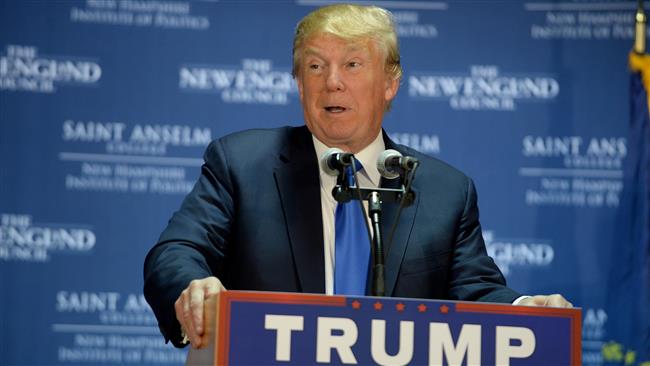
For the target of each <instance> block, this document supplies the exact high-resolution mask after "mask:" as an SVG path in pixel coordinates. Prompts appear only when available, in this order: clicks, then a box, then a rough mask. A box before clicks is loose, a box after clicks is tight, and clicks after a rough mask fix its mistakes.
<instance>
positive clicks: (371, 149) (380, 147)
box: [311, 130, 386, 187]
mask: <svg viewBox="0 0 650 366" xmlns="http://www.w3.org/2000/svg"><path fill="white" fill-rule="evenodd" d="M311 137H312V139H313V140H314V148H315V149H316V157H317V159H318V169H319V170H320V172H321V175H323V174H325V172H324V171H323V169H322V168H321V166H320V159H321V157H322V156H323V155H324V154H325V152H326V151H327V149H329V147H328V146H327V145H325V144H324V143H323V142H321V141H320V140H319V139H317V138H316V136H314V135H313V134H312V135H311ZM385 149H386V144H385V143H384V136H383V134H382V131H381V130H379V134H378V135H377V137H376V138H375V139H374V140H373V141H372V142H371V143H370V145H368V146H366V147H364V148H363V150H361V151H359V152H358V153H356V154H354V157H356V158H357V160H359V161H360V162H361V164H362V165H363V172H364V173H365V175H366V177H367V178H368V179H370V181H371V182H372V184H373V185H375V187H379V180H380V179H381V175H380V174H379V170H377V158H378V157H379V154H381V152H382V151H384V150H385Z"/></svg>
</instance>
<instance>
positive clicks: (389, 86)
mask: <svg viewBox="0 0 650 366" xmlns="http://www.w3.org/2000/svg"><path fill="white" fill-rule="evenodd" d="M399 81H400V79H396V78H393V77H391V76H389V77H388V78H387V79H386V92H385V94H384V99H386V102H390V101H391V100H393V98H395V96H396V95H397V90H398V89H399Z"/></svg>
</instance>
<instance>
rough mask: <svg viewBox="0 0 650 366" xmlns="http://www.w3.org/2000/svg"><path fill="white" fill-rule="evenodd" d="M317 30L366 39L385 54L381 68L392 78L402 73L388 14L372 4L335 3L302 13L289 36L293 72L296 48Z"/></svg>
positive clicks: (297, 54)
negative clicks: (294, 29)
mask: <svg viewBox="0 0 650 366" xmlns="http://www.w3.org/2000/svg"><path fill="white" fill-rule="evenodd" d="M319 34H331V35H333V36H336V37H339V38H341V39H343V40H345V41H348V42H357V41H360V40H365V39H370V40H373V41H374V42H375V45H376V46H377V47H378V48H379V50H381V51H382V52H383V53H384V55H385V56H386V59H385V62H384V69H385V70H386V73H387V74H388V75H390V76H391V77H393V78H394V79H400V78H401V77H402V66H401V65H400V57H399V47H398V44H397V34H396V33H395V26H394V24H393V16H392V14H391V13H390V12H389V11H388V10H385V9H382V8H379V7H376V6H361V5H353V4H335V5H329V6H325V7H322V8H320V9H317V10H315V11H313V12H311V13H309V14H308V15H307V16H306V17H304V18H303V19H302V20H301V21H300V23H298V26H297V27H296V34H295V36H294V38H293V70H292V73H293V76H294V77H296V76H297V75H298V68H299V66H300V61H301V60H300V56H301V55H300V52H301V48H302V45H303V44H304V43H305V41H306V40H307V39H308V38H309V37H312V36H315V35H319Z"/></svg>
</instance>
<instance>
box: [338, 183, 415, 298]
mask: <svg viewBox="0 0 650 366" xmlns="http://www.w3.org/2000/svg"><path fill="white" fill-rule="evenodd" d="M355 181H356V180H355ZM353 192H356V193H357V194H353ZM332 196H333V197H334V199H335V200H336V201H338V202H340V203H346V202H349V201H350V200H362V201H368V217H369V218H370V222H371V223H372V231H373V234H374V235H372V243H371V255H372V258H373V261H372V285H371V292H372V296H385V293H386V286H385V278H386V276H385V272H384V245H383V236H382V230H381V217H382V216H381V212H382V208H381V205H382V203H383V200H386V201H387V202H402V204H403V205H404V206H409V205H411V204H412V203H413V201H415V193H414V192H413V191H411V190H410V187H409V189H408V191H407V188H406V187H405V186H404V184H402V188H400V189H395V188H366V187H357V186H355V187H350V186H349V185H348V184H347V179H345V174H344V173H341V174H340V175H339V177H338V179H337V184H336V186H334V189H332ZM364 211H365V210H364ZM366 225H367V224H366Z"/></svg>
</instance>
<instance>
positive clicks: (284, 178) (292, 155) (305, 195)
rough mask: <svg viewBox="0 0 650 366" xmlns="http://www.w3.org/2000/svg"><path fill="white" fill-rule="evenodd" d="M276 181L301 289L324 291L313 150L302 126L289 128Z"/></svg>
mask: <svg viewBox="0 0 650 366" xmlns="http://www.w3.org/2000/svg"><path fill="white" fill-rule="evenodd" d="M289 131H290V132H289V139H288V140H289V141H288V143H287V145H286V146H285V148H284V150H283V151H282V152H281V154H280V163H279V164H278V166H277V168H276V169H275V172H274V174H275V180H276V184H277V187H278V193H279V194H280V200H281V202H282V209H283V211H284V217H285V220H286V223H287V231H288V233H289V240H290V242H291V249H292V253H293V260H294V263H295V266H296V271H297V276H298V281H299V283H300V289H301V290H302V292H311V293H324V292H325V257H324V253H323V221H322V217H321V216H322V214H321V212H322V211H321V203H320V180H319V170H318V163H317V159H316V152H315V150H314V146H313V143H312V141H311V135H310V134H309V131H308V130H307V128H305V127H300V128H292V129H290V130H289Z"/></svg>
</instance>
